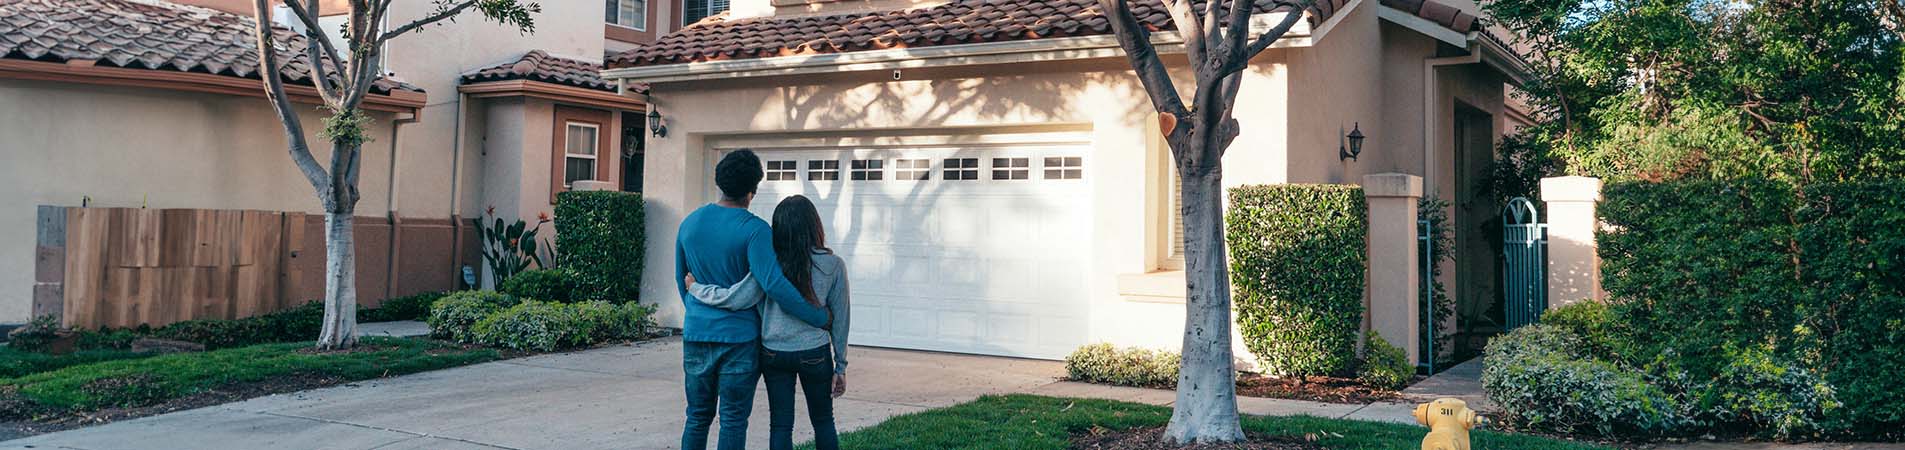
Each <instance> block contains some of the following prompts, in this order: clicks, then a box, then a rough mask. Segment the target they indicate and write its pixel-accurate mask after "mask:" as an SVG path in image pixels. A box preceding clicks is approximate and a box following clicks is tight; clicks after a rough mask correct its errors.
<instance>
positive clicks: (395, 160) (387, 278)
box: [384, 108, 423, 299]
mask: <svg viewBox="0 0 1905 450" xmlns="http://www.w3.org/2000/svg"><path fill="white" fill-rule="evenodd" d="M422 120H423V109H421V108H419V109H416V110H414V111H413V112H411V113H410V117H407V118H400V119H397V120H393V121H391V122H390V174H389V175H390V179H389V183H387V187H388V188H389V191H390V192H389V193H387V194H386V197H384V200H385V201H384V205H385V208H384V209H385V215H384V221H385V223H387V224H389V225H390V246H389V248H386V249H384V251H385V257H386V258H388V259H385V260H384V261H385V262H386V263H385V266H384V298H385V299H389V298H391V297H396V296H397V257H398V256H399V253H398V252H397V248H398V247H400V246H401V242H403V227H402V222H403V220H402V219H400V218H398V217H397V208H398V206H397V184H398V181H399V180H402V178H398V177H397V173H398V172H400V171H401V170H400V167H402V164H401V162H402V161H403V157H402V156H403V155H402V154H400V153H398V149H400V148H401V147H399V146H398V145H397V138H398V137H399V136H400V134H399V133H398V132H399V131H401V130H403V126H404V125H407V124H413V123H417V122H419V121H422Z"/></svg>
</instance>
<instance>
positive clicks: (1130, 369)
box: [1065, 343, 1180, 389]
mask: <svg viewBox="0 0 1905 450" xmlns="http://www.w3.org/2000/svg"><path fill="white" fill-rule="evenodd" d="M1179 362H1180V358H1179V357H1178V355H1177V352H1171V351H1165V350H1152V349H1145V348H1123V349H1121V348H1118V347H1116V346H1113V345H1111V344H1104V343H1099V344H1090V345H1086V346H1083V347H1079V348H1078V350H1074V351H1072V354H1071V355H1070V356H1066V357H1065V379H1068V380H1072V381H1083V382H1086V383H1105V384H1112V385H1118V386H1137V387H1148V388H1160V389H1170V388H1172V387H1174V386H1177V370H1178V365H1179Z"/></svg>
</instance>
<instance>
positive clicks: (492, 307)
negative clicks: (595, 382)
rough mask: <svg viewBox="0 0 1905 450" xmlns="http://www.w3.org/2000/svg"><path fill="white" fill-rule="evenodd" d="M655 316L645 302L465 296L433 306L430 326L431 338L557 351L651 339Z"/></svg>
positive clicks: (460, 294)
mask: <svg viewBox="0 0 1905 450" xmlns="http://www.w3.org/2000/svg"><path fill="white" fill-rule="evenodd" d="M654 313H655V310H654V308H650V307H647V306H643V305H642V304H641V303H639V302H626V303H621V304H616V303H609V302H604V301H585V302H577V303H557V302H545V301H539V300H526V299H518V298H517V297H515V296H511V295H509V294H504V293H500V292H494V291H463V292H457V293H454V294H450V295H449V296H446V297H444V298H443V299H442V300H438V301H437V302H436V304H434V305H432V306H431V308H430V318H429V323H430V333H431V336H433V337H436V338H439V339H449V340H454V341H458V342H465V343H472V344H481V345H487V346H492V347H502V348H510V349H516V350H535V351H554V350H561V349H568V348H576V347H583V346H588V345H593V344H598V343H603V342H609V341H615V340H627V339H641V338H645V337H647V335H648V330H649V329H651V328H653V326H654V324H653V323H652V316H653V315H654Z"/></svg>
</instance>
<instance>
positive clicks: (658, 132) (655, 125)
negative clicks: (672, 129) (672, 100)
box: [648, 105, 668, 138]
mask: <svg viewBox="0 0 1905 450" xmlns="http://www.w3.org/2000/svg"><path fill="white" fill-rule="evenodd" d="M662 119H663V117H662V116H661V109H659V108H656V107H654V106H653V105H650V106H649V107H648V132H649V133H653V134H654V135H655V137H658V138H665V137H668V124H665V123H662Z"/></svg>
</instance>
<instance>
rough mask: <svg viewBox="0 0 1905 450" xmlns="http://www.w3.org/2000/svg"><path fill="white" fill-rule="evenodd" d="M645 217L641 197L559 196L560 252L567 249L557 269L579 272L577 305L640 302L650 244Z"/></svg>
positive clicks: (618, 194) (602, 193) (576, 274)
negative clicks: (643, 272) (624, 301)
mask: <svg viewBox="0 0 1905 450" xmlns="http://www.w3.org/2000/svg"><path fill="white" fill-rule="evenodd" d="M644 214H645V213H644V209H643V204H642V195H641V194H639V193H630V192H612V191H590V192H564V193H561V194H557V195H556V248H560V249H562V252H561V253H560V254H558V255H556V265H557V266H558V267H562V268H563V269H565V270H569V271H572V272H573V273H574V282H575V285H574V289H575V294H574V296H575V297H576V299H577V300H608V301H623V300H634V299H637V298H639V295H640V293H641V283H642V261H643V257H644V253H646V250H645V249H646V247H645V246H646V244H647V242H648V240H647V237H646V235H645V231H646V230H645V229H644V227H645V226H646V225H644ZM545 300H553V299H545Z"/></svg>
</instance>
